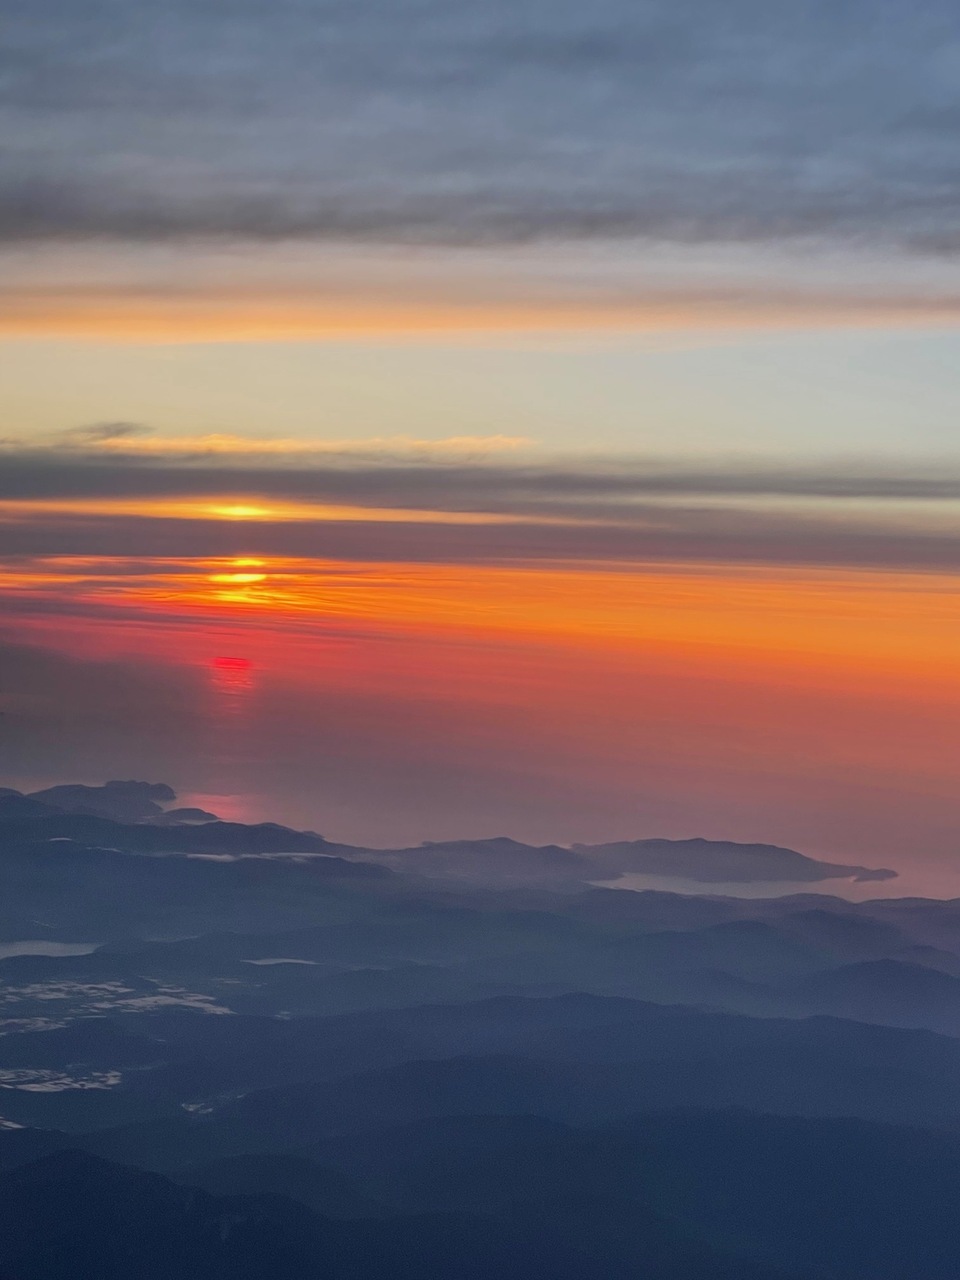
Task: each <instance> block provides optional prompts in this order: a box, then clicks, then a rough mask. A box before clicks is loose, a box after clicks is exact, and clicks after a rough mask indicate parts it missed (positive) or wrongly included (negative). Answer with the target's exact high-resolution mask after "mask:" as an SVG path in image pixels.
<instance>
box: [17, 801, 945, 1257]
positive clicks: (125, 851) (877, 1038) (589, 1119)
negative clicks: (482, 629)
mask: <svg viewBox="0 0 960 1280" xmlns="http://www.w3.org/2000/svg"><path fill="white" fill-rule="evenodd" d="M621 874H624V875H631V876H636V875H639V874H649V875H656V876H661V877H662V876H663V875H665V874H669V875H671V876H672V878H673V879H675V880H678V881H679V880H682V879H687V880H688V881H693V880H694V879H699V880H701V881H702V882H704V883H710V884H719V883H727V882H728V881H729V880H735V879H736V877H740V881H741V883H746V882H751V883H753V882H757V881H760V880H767V881H770V882H775V881H777V880H778V879H779V880H780V882H781V884H784V885H785V884H787V883H788V882H789V881H793V882H796V883H798V884H800V883H804V882H806V883H811V882H813V881H814V880H820V879H826V878H831V879H832V878H841V877H847V878H852V877H855V876H860V877H861V878H875V877H878V876H883V875H886V874H888V873H885V872H882V871H876V872H874V871H870V870H869V869H866V868H861V867H854V866H845V865H842V864H836V863H826V862H817V861H816V860H813V859H807V858H804V857H803V855H801V854H797V853H795V852H793V851H791V850H786V849H781V848H779V847H777V846H772V845H751V846H738V845H731V844H727V843H719V842H709V841H662V840H653V841H651V840H646V841H636V842H625V843H618V844H613V845H603V846H577V847H575V848H571V849H567V848H563V847H561V846H554V845H549V846H544V847H540V848H535V847H532V846H528V845H524V844H520V843H517V842H515V841H512V840H508V839H506V838H498V839H494V840H480V841H454V842H444V843H440V844H431V845H424V846H422V847H419V848H416V849H395V850H361V849H354V848H349V847H346V846H342V845H337V844H332V843H330V842H328V841H327V840H325V839H324V838H323V837H321V836H319V835H316V834H314V833H312V832H299V831H293V830H290V829H288V828H285V827H282V826H277V825H274V824H270V823H263V824H257V825H252V826H248V825H244V824H240V823H226V822H221V821H220V820H219V819H217V818H216V817H215V816H214V815H212V814H208V813H206V812H205V811H203V810H191V809H178V808H177V807H176V797H175V796H174V795H173V792H172V791H171V790H170V789H169V788H165V787H163V786H162V785H161V784H148V783H138V782H117V783H110V784H107V785H106V786H105V787H102V788H97V787H85V786H84V787H81V786H66V787H53V788H48V789H47V790H46V791H44V792H38V793H35V794H33V795H32V796H25V795H21V794H20V793H17V792H14V791H11V790H9V789H7V791H6V792H0V1170H2V1171H3V1172H2V1174H0V1197H2V1202H3V1205H4V1222H5V1230H4V1231H3V1232H0V1280H41V1277H42V1280H67V1277H69V1278H70V1280H114V1278H116V1280H121V1277H122V1280H129V1277H130V1276H132V1275H136V1276H137V1277H141V1276H142V1277H146V1278H147V1280H210V1278H213V1280H216V1277H223V1280H226V1277H228V1276H229V1277H231V1280H233V1278H234V1277H239V1278H240V1280H243V1277H245V1276H249V1277H250V1278H251V1280H253V1277H254V1276H256V1277H257V1278H258V1280H261V1278H262V1277H263V1276H267V1275H269V1276H271V1277H275V1278H276V1280H316V1277H317V1276H318V1275H330V1276H337V1277H342V1278H343V1280H366V1277H370V1278H371V1280H373V1277H377V1280H406V1278H408V1277H409V1280H414V1278H416V1280H434V1278H436V1280H473V1278H474V1277H476V1280H480V1277H481V1276H482V1277H484V1278H485V1280H486V1277H489V1276H492V1275H497V1276H503V1277H506V1278H507V1280H510V1278H511V1277H516V1278H517V1280H520V1277H521V1276H522V1277H523V1278H524V1280H527V1278H528V1277H530V1276H537V1277H541V1278H542V1280H588V1277H589V1278H590V1280H594V1278H595V1277H597V1276H603V1277H604V1280H619V1278H620V1277H622V1278H623V1280H627V1277H630V1278H631V1280H636V1278H637V1277H650V1280H654V1278H656V1280H908V1278H909V1280H916V1277H917V1276H921V1275H922V1276H923V1277H924V1280H956V1276H957V1275H960V1227H958V1226H957V1225H956V1214H955V1212H954V1208H955V1205H954V1201H955V1199H956V1197H957V1195H958V1193H960V902H937V901H926V900H921V899H903V900H901V899H895V898H891V899H879V900H875V901H872V902H863V903H852V902H848V901H845V900H844V899H842V898H838V897H831V896H827V895H823V894H818V893H811V892H804V893H796V894H785V895H783V896H779V897H775V898H756V897H753V898H738V897H733V896H718V895H712V896H704V895H702V894H701V895H699V896H697V895H694V894H681V893H675V892H671V893H665V892H661V891H650V890H647V891H643V892H634V891H632V890H623V889H614V888H610V887H603V886H600V885H598V884H597V883H595V882H598V881H609V882H615V881H616V879H617V877H618V876H619V875H621ZM8 1223H9V1224H10V1226H9V1229H7V1226H6V1224H8Z"/></svg>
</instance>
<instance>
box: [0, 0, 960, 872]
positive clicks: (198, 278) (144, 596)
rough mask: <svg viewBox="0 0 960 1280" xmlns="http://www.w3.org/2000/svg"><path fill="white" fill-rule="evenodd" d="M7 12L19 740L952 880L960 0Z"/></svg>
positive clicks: (441, 821)
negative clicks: (789, 851) (725, 842)
mask: <svg viewBox="0 0 960 1280" xmlns="http://www.w3.org/2000/svg"><path fill="white" fill-rule="evenodd" d="M0 18H2V22H0V139H2V142H0V150H2V163H0V175H2V176H0V281H2V284H0V289H2V295H0V296H2V305H0V406H2V417H0V711H2V715H0V772H2V774H3V778H2V779H0V781H4V782H6V783H7V784H8V785H15V786H27V787H29V786H33V785H36V786H40V785H44V784H47V783H49V782H54V781H60V780H64V779H68V778H69V779H76V780H82V781H89V782H100V781H103V780H104V779H106V778H108V777H116V776H121V777H127V776H141V777H149V778H151V779H156V780H163V781H168V782H170V783H171V784H173V785H174V786H175V787H177V789H178V790H179V791H180V792H181V793H182V794H183V795H186V796H191V797H199V798H200V799H202V800H203V801H204V802H205V803H206V804H207V806H208V807H211V808H213V809H215V810H216V811H217V812H221V813H223V814H224V815H225V816H236V817H243V818H251V819H252V818H261V817H271V818H279V819H282V820H286V821H290V822H294V823H299V824H303V825H307V826H310V827H311V828H314V829H317V830H321V831H322V832H323V833H324V834H326V835H328V836H330V837H331V838H333V839H339V840H349V841H353V842H357V843H369V844H380V845H395V844H404V843H416V842H419V841H421V840H424V839H442V838H453V837H457V836H464V837H467V836H483V835H497V834H509V835H512V836H514V837H516V838H519V839H528V840H533V841H557V842H560V843H568V842H572V841H587V842H592V841H601V840H611V839H622V838H628V837H640V836H647V835H649V836H677V837H681V836H692V835H701V836H706V837H715V838H723V839H748V840H765V841H769V842H773V843H780V844H787V845H792V846H794V847H798V848H801V849H802V850H803V851H805V852H809V853H811V854H816V855H821V856H829V857H832V858H835V859H836V860H852V861H856V862H867V863H869V861H870V859H871V858H872V859H875V860H876V861H877V862H878V863H883V864H889V865H893V866H895V867H898V868H900V869H901V871H902V873H903V880H902V883H903V884H904V885H909V886H914V885H915V886H916V887H917V889H918V891H919V890H922V891H925V892H948V891H955V892H958V893H960V876H958V873H960V861H958V858H957V848H956V831H957V828H958V818H960V801H958V800H957V788H956V768H957V761H958V760H960V728H958V725H960V716H958V715H957V711H958V706H957V704H958V702H960V679H958V670H960V667H958V658H960V643H958V635H960V630H958V622H960V595H958V585H960V542H958V538H957V534H958V512H960V437H958V430H957V424H958V422H960V379H958V378H957V374H956V370H957V369H958V367H960V165H958V147H957V141H956V139H957V136H958V126H960V21H958V18H957V13H956V7H955V6H954V5H953V4H948V3H947V2H946V0H920V2H919V3H916V4H914V5H910V6H908V5H906V4H905V3H903V0H898V2H897V3H892V2H891V0H871V2H870V3H867V0H832V2H831V3H829V4H828V3H826V2H823V3H813V2H811V0H798V3H795V4H792V5H789V6H788V5H770V4H769V3H761V2H760V0H729V3H726V4H724V5H717V4H716V3H707V2H706V0H685V2H681V3H677V2H676V0H673V2H672V3H670V4H667V3H665V2H664V0H648V2H643V0H632V2H631V3H627V2H626V0H598V2H597V3H594V4H593V5H591V6H588V7H586V8H585V7H584V6H582V5H580V4H573V3H568V0H551V3H549V4H547V3H545V2H543V3H541V0H519V2H517V0H513V2H512V3H510V4H507V3H505V2H504V0H489V3H486V4H484V5H482V6H475V5H468V4H466V3H464V0H446V2H445V3H443V4H440V3H437V0H392V3H389V4H387V3H386V2H385V0H352V2H351V3H349V4H348V3H343V2H340V0H331V2H329V3H322V2H320V0H271V3H269V4H268V3H266V0H238V2H237V3H233V4H230V5H223V4H220V3H214V0H190V2H189V3H187V0H157V2H156V3H154V4H152V5H150V6H146V5H143V4H137V3H134V2H133V0H86V2H85V3H84V4H82V5H79V4H76V3H75V0H69V2H68V0H34V3H32V4H30V5H21V4H14V3H12V0H0ZM954 877H958V878H957V880H956V884H954Z"/></svg>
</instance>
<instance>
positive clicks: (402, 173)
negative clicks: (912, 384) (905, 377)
mask: <svg viewBox="0 0 960 1280" xmlns="http://www.w3.org/2000/svg"><path fill="white" fill-rule="evenodd" d="M0 13H2V14H3V16H4V18H5V21H4V23H3V31H4V35H3V37H2V47H0V73H2V81H0V83H2V86H3V87H2V92H0V133H2V135H3V136H4V137H5V138H6V139H7V142H6V143H5V144H4V146H3V149H2V153H0V159H2V161H3V166H2V167H3V171H4V174H5V177H4V178H3V181H2V183H0V240H6V241H7V242H17V241H23V240H31V239H37V238H41V239H43V238H46V239H50V238H54V239H68V240H69V239H83V238H96V237H120V238H128V239H134V240H143V239H169V238H180V237H190V236H196V235H200V236H206V235H215V236H238V237H253V238H260V239H263V238H270V239H273V238H283V237H315V238H317V237H319V238H326V239H332V240H338V239H358V238H359V239H367V240H385V241H396V240H401V241H403V240H413V241H419V242H427V243H481V244H483V243H488V242H489V243H511V242H523V241H528V240H539V239H549V238H559V239H571V238H573V239H583V238H585V237H586V238H589V237H623V236H638V237H649V238H653V239H664V240H671V241H677V242H681V243H685V242H699V241H724V242H731V241H733V242H741V241H744V242H751V243H752V242H758V241H763V242H766V241H781V240H785V239H791V238H794V237H797V236H815V237H826V238H831V239H841V240H848V241H849V240H850V239H863V238H866V239H868V240H874V241H877V242H880V243H886V244H897V245H899V246H901V247H903V248H907V249H910V250H914V251H921V252H925V253H936V254H944V253H950V254H952V253H954V252H955V251H956V249H957V248H958V246H960V212H958V210H960V169H958V166H957V163H956V159H957V154H956V137H957V129H958V124H960V19H958V16H957V10H956V6H955V5H954V4H953V3H951V0H919V2H918V3H916V4H914V5H912V6H907V5H905V4H904V3H903V2H902V0H839V2H838V0H830V2H828V0H798V3H795V4H791V5H785V4H773V5H771V4H770V3H769V2H768V0H727V2H726V3H723V4H717V3H716V2H715V0H684V2H682V3H679V4H678V3H676V2H673V3H669V4H668V3H666V0H597V2H596V3H594V4H592V5H590V6H588V7H584V6H583V5H582V4H581V3H579V2H578V3H574V2H573V0H550V2H549V3H548V2H547V0H521V2H520V3H519V4H517V3H513V2H509V3H508V0H488V3H485V4H484V5H482V6H478V5H468V4H467V3H465V0H444V2H443V3H441V0H353V2H352V3H343V2H341V0H329V2H326V3H324V2H323V0H271V2H270V3H267V0H238V2H237V3H234V4H231V5H229V6H225V5H221V4H219V3H215V0H157V3H155V4H151V5H144V4H142V3H138V2H137V0H86V2H85V3H83V4H77V3H76V0H34V3H32V4H30V5H22V4H19V3H15V0H3V2H2V4H0Z"/></svg>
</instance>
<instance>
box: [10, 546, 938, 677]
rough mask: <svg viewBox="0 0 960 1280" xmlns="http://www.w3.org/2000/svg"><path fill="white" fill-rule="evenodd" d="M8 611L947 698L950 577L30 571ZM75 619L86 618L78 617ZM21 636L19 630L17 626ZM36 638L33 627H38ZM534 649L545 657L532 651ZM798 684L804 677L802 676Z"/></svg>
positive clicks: (13, 579)
mask: <svg viewBox="0 0 960 1280" xmlns="http://www.w3.org/2000/svg"><path fill="white" fill-rule="evenodd" d="M0 591H2V592H3V593H4V594H5V595H6V597H7V599H8V601H9V602H10V604H11V606H13V605H19V607H20V610H21V611H22V610H23V609H25V608H26V609H27V611H28V613H29V606H30V604H31V603H33V604H41V603H42V602H43V601H54V602H56V603H57V604H58V606H59V608H60V610H61V612H62V613H63V614H64V615H69V613H70V612H71V610H72V609H74V608H75V609H76V610H77V611H78V612H79V613H81V614H83V615H85V616H87V623H86V625H88V626H91V627H96V626H97V625H98V624H97V622H96V615H97V614H98V612H100V613H102V614H103V616H104V617H113V618H118V617H120V616H123V617H125V618H128V619H130V620H131V621H133V620H135V619H137V618H141V619H150V620H151V626H154V627H157V628H160V629H161V631H162V629H163V627H164V626H165V625H167V624H169V625H173V626H177V627H186V628H188V629H189V630H191V631H192V632H194V633H195V634H196V635H202V634H203V633H204V630H205V629H206V628H208V627H210V626H212V625H218V626H219V625H226V624H229V625H231V626H240V627H242V628H244V629H251V631H255V632H258V633H260V634H262V635H264V636H272V637H274V639H273V641H272V642H271V643H273V644H275V645H280V646H281V647H282V646H283V645H284V644H290V645H291V646H293V645H295V643H298V638H299V640H302V641H305V640H306V638H307V637H309V636H310V635H311V634H312V633H313V631H314V628H316V627H318V626H319V627H321V628H323V629H329V628H330V627H334V628H335V629H339V628H347V629H348V631H352V630H354V629H356V628H360V629H361V630H362V632H363V633H364V634H367V635H369V636H380V637H387V636H390V635H395V636H398V637H399V636H406V637H411V638H412V637H415V636H419V637H421V639H422V641H423V643H424V644H427V645H430V644H432V643H447V642H451V643H459V641H458V637H460V638H462V639H464V640H467V639H469V641H470V642H471V643H477V642H482V643H491V644H497V645H500V644H510V645H512V644H515V643H519V644H521V645H523V646H534V648H541V647H543V646H546V647H547V648H550V647H554V648H556V647H558V646H559V647H560V648H570V647H573V648H574V649H577V650H580V651H581V652H583V653H592V654H593V655H594V659H595V660H596V661H598V662H600V663H603V662H604V661H606V660H607V658H605V657H604V655H608V656H611V655H615V654H616V655H619V657H618V658H617V660H618V661H620V660H623V659H628V660H629V658H630V655H634V656H637V657H639V656H640V655H643V654H647V655H651V654H655V653H656V654H660V655H661V656H663V657H666V658H669V660H670V661H671V662H675V663H679V664H681V665H682V664H683V663H684V662H689V661H692V660H700V659H696V655H698V654H699V655H701V658H705V657H706V656H707V655H709V661H710V662H711V663H715V664H717V667H718V669H719V670H724V669H726V670H733V669H736V670H738V671H739V672H740V674H741V675H742V676H745V677H746V678H749V676H750V673H751V671H756V672H758V673H759V672H763V671H767V672H769V671H770V670H772V669H777V670H780V671H781V672H783V671H789V672H791V673H792V674H791V675H790V676H789V677H785V678H790V679H811V678H812V679H815V680H817V681H819V682H822V681H826V682H827V683H832V682H839V683H840V684H842V685H844V686H849V685H851V684H860V683H864V682H866V683H869V682H875V681H876V680H877V679H878V678H882V679H885V680H889V681H892V682H901V683H902V682H907V683H910V684H913V685H919V686H923V687H927V688H929V689H930V691H931V695H932V694H933V693H934V691H935V692H936V696H938V697H946V696H948V695H949V696H953V694H954V693H957V694H960V685H958V669H960V667H958V659H960V639H958V637H960V577H958V576H956V575H945V574H944V575H934V574H931V575H910V574H904V573H877V572H852V571H818V570H785V571H780V570H771V569H769V568H768V569H751V568H740V569H731V568H728V567H724V568H709V567H705V566H702V565H700V566H697V565H690V566H680V565H677V566H669V567H665V566H656V565H648V566H634V567H633V568H632V569H631V571H630V572H625V571H624V570H623V568H622V566H605V565H575V566H561V565H556V566H550V567H537V568H517V567H511V568H492V567H473V566H457V565H422V564H396V565H384V564H370V563H357V564H352V563H344V562H335V561H324V560H304V559H295V558H281V557H277V558H267V557H263V558H250V557H236V558H231V559H197V560H171V561H164V560H159V559H158V560H151V561H148V562H134V563H131V564H130V565H125V564H124V562H123V561H122V560H119V559H116V558H104V559H101V560H97V559H95V558H83V559H81V560H71V559H70V558H69V557H64V558H57V557H51V558H48V559H38V560H34V561H33V562H31V563H30V565H29V566H26V565H24V566H22V567H18V566H16V565H8V566H7V567H6V569H5V570H4V571H0ZM88 615H89V616H88ZM30 625H34V624H33V623H31V624H30ZM36 625H43V623H42V620H41V619H40V617H39V616H38V617H37V620H36ZM545 651H546V650H545ZM803 673H806V674H803Z"/></svg>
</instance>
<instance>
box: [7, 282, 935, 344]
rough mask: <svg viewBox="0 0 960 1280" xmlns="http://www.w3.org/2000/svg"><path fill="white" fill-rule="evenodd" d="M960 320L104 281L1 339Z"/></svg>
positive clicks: (880, 312) (840, 306)
mask: <svg viewBox="0 0 960 1280" xmlns="http://www.w3.org/2000/svg"><path fill="white" fill-rule="evenodd" d="M957 324H960V308H958V306H957V305H956V303H955V302H954V301H953V300H952V299H949V298H945V299H943V300H941V301H938V300H937V299H930V298H924V299H919V300H914V299H911V298H909V297H905V298H898V297H897V296H895V295H894V296H890V297H878V298H869V297H866V298H864V299H863V300H857V299H855V298H853V299H851V298H842V297H841V298H830V297H819V296H812V297H804V296H803V295H802V294H799V293H798V294H795V295H792V296H789V297H786V298H782V297H767V296H764V295H763V294H759V295H758V296H756V297H749V296H739V297H738V296H736V295H731V296H724V297H719V298H718V297H711V296H709V295H707V296H692V295H691V296H683V295H682V294H676V295H673V296H671V295H669V294H666V295H656V294H653V295H651V296H650V297H647V298H643V297H640V298H638V299H637V300H635V301H630V302H626V303H624V302H622V301H619V300H617V299H616V298H613V297H611V298H610V299H608V300H606V301H602V302H599V303H596V304H593V305H591V304H585V303H579V302H571V301H569V300H565V299H562V298H561V299H557V300H555V301H554V300H547V301H543V302H535V303H530V302H525V301H523V300H516V301H514V300H511V299H509V298H504V299H503V300H502V301H499V302H493V303H491V302H486V301H475V300H471V299H470V298H468V297H465V298H464V299H463V300H462V301H459V302H449V301H446V300H442V299H438V300H436V301H432V302H431V301H428V302H417V303H408V302H406V301H403V300H398V301H395V302H394V301H391V300H389V299H388V300H383V299H370V300H363V301H357V300H356V299H354V298H350V299H346V300H337V299H322V298H318V299H317V300H310V299H304V298H303V297H297V296H289V297H271V296H269V295H258V294H238V295H233V296H231V295H230V294H229V293H223V294H221V295H220V296H217V295H203V294H196V295H190V294H183V295H181V296H173V297H171V296H169V295H166V294H163V293H160V292H158V293H151V292H149V291H144V292H142V293H137V292H135V291H134V292H121V293H118V294H117V295H116V296H113V295H111V294H109V293H100V292H97V291H96V290H89V291H87V292H84V291H77V292H74V293H66V294H64V295H63V296H61V297H57V296H51V295H50V294H48V293H46V292H40V291H38V292H37V293H30V292H20V293H12V294H10V295H8V297H7V298H6V299H5V302H4V308H3V313H2V314H0V337H5V338H18V337H29V338H72V339H79V340H85V339H99V340H102V339H109V340H111V341H115V342H120V343H123V342H136V343H140V342H157V343H202V342H297V341H314V340H316V341H338V340H343V341H355V340H357V339H364V338H369V339H374V340H382V339H388V340H405V339H413V340H417V339H423V338H429V339H430V340H431V341H437V340H441V341H446V340H460V339H463V338H470V337H471V335H478V336H483V335H489V334H497V333H515V334H524V333H528V334H551V333H554V334H564V333H569V334H583V333H651V334H656V333H661V332H662V333H670V332H677V331H687V330H692V331H723V330H726V329H730V330H734V331H735V330H753V329H771V330H777V329H785V330H789V329H808V328H815V329H830V328H847V327H857V328H861V329H868V328H889V327H891V326H896V327H898V328H911V327H917V328H924V327H931V326H934V327H943V326H945V325H946V326H954V325H957Z"/></svg>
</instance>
